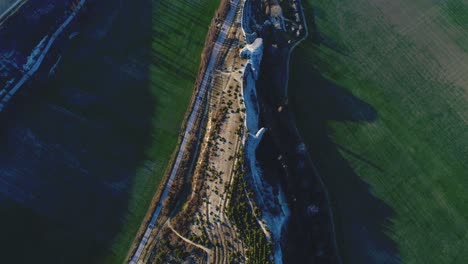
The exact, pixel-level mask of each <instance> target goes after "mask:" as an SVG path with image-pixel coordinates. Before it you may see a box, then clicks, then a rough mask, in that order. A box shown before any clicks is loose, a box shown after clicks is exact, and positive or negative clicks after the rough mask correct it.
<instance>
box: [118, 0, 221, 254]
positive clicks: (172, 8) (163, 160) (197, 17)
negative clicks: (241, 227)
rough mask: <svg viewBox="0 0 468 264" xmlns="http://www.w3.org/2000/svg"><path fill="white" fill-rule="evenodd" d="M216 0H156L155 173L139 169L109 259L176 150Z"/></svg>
mask: <svg viewBox="0 0 468 264" xmlns="http://www.w3.org/2000/svg"><path fill="white" fill-rule="evenodd" d="M218 5H219V0H201V1H196V2H194V1H190V0H178V1H173V0H171V1H169V0H154V1H153V6H152V10H153V12H152V17H153V19H152V21H153V22H152V25H153V36H152V56H151V63H150V68H149V74H150V75H149V76H150V79H151V81H150V84H151V86H150V93H151V96H152V97H154V99H155V105H156V107H155V109H154V110H155V111H154V113H153V115H152V124H153V134H152V141H151V146H150V147H149V148H148V149H147V156H148V160H151V161H156V162H155V164H156V166H155V167H154V168H153V171H154V172H153V173H147V172H146V170H145V169H144V168H142V169H141V170H139V171H138V172H137V177H136V178H135V179H134V182H133V188H132V191H131V193H132V194H131V196H130V203H129V214H128V218H127V224H126V226H125V228H124V229H123V230H122V232H121V233H120V234H119V236H118V237H117V240H116V243H115V244H114V247H113V251H114V253H115V255H114V256H113V257H112V258H110V259H109V263H119V262H122V261H123V260H124V258H125V255H126V253H127V251H128V249H129V247H130V244H131V242H132V240H133V238H134V236H135V234H136V231H137V230H138V228H139V226H140V224H141V221H142V219H143V216H144V215H145V214H146V212H147V210H148V206H149V203H150V202H151V199H152V197H153V195H154V192H155V186H158V185H159V183H160V181H161V178H162V177H163V174H164V171H165V169H166V167H167V166H168V162H169V158H170V156H171V154H172V153H173V152H174V150H175V147H176V143H177V138H178V135H179V132H180V127H181V125H182V124H181V123H182V120H183V117H184V114H185V111H186V110H187V107H188V103H189V100H190V97H191V95H192V93H193V88H194V82H195V78H196V74H197V72H198V67H199V64H200V54H201V52H202V49H203V47H204V41H205V37H206V34H207V32H208V27H209V24H210V22H211V19H212V18H213V15H214V12H215V10H216V8H217V7H218Z"/></svg>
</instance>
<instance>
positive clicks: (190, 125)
mask: <svg viewBox="0 0 468 264" xmlns="http://www.w3.org/2000/svg"><path fill="white" fill-rule="evenodd" d="M239 3H240V0H232V1H231V2H230V9H229V12H228V13H227V15H226V18H225V19H224V23H223V25H222V27H221V31H220V32H219V34H218V37H217V39H216V42H215V44H214V46H213V50H212V51H211V55H210V60H209V62H208V64H207V67H206V70H205V73H204V75H203V79H202V81H201V84H200V88H199V89H198V92H197V96H196V98H195V103H194V104H193V107H192V110H191V112H190V115H189V119H188V120H187V125H186V129H185V132H184V136H183V138H182V141H181V143H180V146H179V150H178V152H177V156H176V159H175V161H174V164H173V166H172V169H171V173H170V176H169V179H168V181H167V183H166V185H165V186H164V190H163V192H162V194H161V198H160V199H159V203H158V204H157V206H156V208H155V210H154V213H153V215H152V216H151V220H150V222H149V223H148V226H147V227H146V230H145V233H144V235H143V237H142V239H141V241H140V243H139V244H138V248H137V250H136V252H135V254H134V255H133V256H132V258H131V260H130V262H129V263H131V264H136V263H138V261H139V260H140V257H141V255H142V253H143V250H144V248H145V246H146V244H147V242H148V240H149V238H150V235H151V233H152V231H153V229H154V226H155V224H156V222H157V220H158V218H159V215H160V214H161V210H162V205H163V202H164V201H165V200H166V198H167V196H168V194H169V190H170V189H171V187H172V184H173V181H174V178H175V176H176V173H177V171H178V169H179V166H180V163H181V161H182V158H183V156H184V153H185V151H186V149H187V145H188V143H189V139H190V134H191V133H192V131H194V130H195V129H196V128H195V127H194V123H195V120H196V117H197V114H198V112H199V110H200V108H201V107H202V105H203V104H202V103H203V98H205V95H206V94H207V92H208V88H209V84H210V83H211V80H212V78H211V76H212V72H213V71H214V69H215V66H216V60H217V57H218V55H219V53H220V50H221V48H222V46H223V44H224V42H225V41H226V37H227V34H226V32H227V29H228V28H230V27H231V25H232V23H233V21H234V17H235V14H236V10H237V6H238V4H239Z"/></svg>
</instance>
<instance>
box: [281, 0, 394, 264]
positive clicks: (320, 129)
mask: <svg viewBox="0 0 468 264" xmlns="http://www.w3.org/2000/svg"><path fill="white" fill-rule="evenodd" d="M306 7H307V4H306ZM305 13H306V14H305V15H306V17H307V19H308V23H309V28H310V29H314V31H312V30H311V31H312V32H310V33H311V35H312V36H311V37H309V38H308V39H307V40H305V41H304V42H303V43H301V45H300V47H298V49H296V50H295V51H294V52H293V54H292V56H291V71H290V75H291V76H290V77H291V79H290V82H289V95H290V97H289V99H290V105H291V108H292V111H293V112H294V116H295V118H296V122H297V124H298V128H299V130H300V133H301V135H302V136H303V138H304V140H305V142H306V145H307V148H308V150H309V153H310V155H311V158H312V161H313V163H314V165H315V166H316V168H317V169H318V171H319V173H320V176H321V177H322V179H323V180H324V182H325V185H326V187H327V189H328V191H329V194H330V198H331V204H332V208H333V213H334V218H335V229H336V234H337V242H338V247H339V253H340V255H341V257H342V260H343V262H344V263H359V264H365V263H369V264H370V263H399V262H400V258H399V252H398V247H397V245H396V243H395V242H394V241H393V240H392V239H391V238H390V237H389V236H388V232H389V227H390V226H391V219H392V218H394V211H393V209H392V208H391V207H390V206H389V205H387V204H386V203H385V202H383V201H382V200H380V199H378V198H377V197H375V196H374V195H373V194H372V190H371V187H370V186H369V184H367V183H366V182H365V181H364V180H363V179H362V178H361V177H360V175H358V174H357V173H356V172H355V170H354V169H353V168H352V167H351V165H350V164H349V162H348V160H347V159H346V158H345V157H344V156H343V155H344V154H346V156H351V157H352V158H353V159H358V160H359V161H360V162H362V163H363V164H364V165H363V166H369V167H371V168H372V169H374V170H375V172H376V173H379V172H382V170H383V169H382V168H381V167H379V165H378V164H374V163H373V162H372V157H365V156H362V155H360V154H359V153H356V152H359V151H358V150H350V149H348V148H347V147H346V146H343V145H340V144H337V143H335V142H334V141H333V139H332V135H333V131H332V129H331V128H330V127H329V124H330V122H331V121H332V122H333V123H349V122H353V123H372V122H375V121H376V120H377V119H378V113H377V111H376V110H375V109H374V108H373V107H372V106H371V105H369V104H368V103H366V102H364V101H362V100H361V99H359V98H357V97H355V96H354V95H353V94H351V93H350V92H349V90H348V89H346V87H340V86H339V85H337V84H336V83H334V82H333V81H331V80H329V79H327V78H325V77H324V76H322V75H321V73H320V72H317V71H316V70H315V69H314V62H313V61H312V58H308V56H310V55H307V54H310V52H309V53H307V52H305V51H306V50H307V49H309V50H310V49H314V47H315V46H316V45H323V43H321V39H322V38H320V37H319V34H318V33H317V32H318V31H317V27H316V26H315V25H314V21H313V18H314V14H313V12H312V11H311V9H310V8H308V9H306V10H305ZM330 19H331V18H330ZM325 45H326V46H327V47H331V46H330V45H329V42H328V43H325ZM337 52H338V53H340V52H339V51H337Z"/></svg>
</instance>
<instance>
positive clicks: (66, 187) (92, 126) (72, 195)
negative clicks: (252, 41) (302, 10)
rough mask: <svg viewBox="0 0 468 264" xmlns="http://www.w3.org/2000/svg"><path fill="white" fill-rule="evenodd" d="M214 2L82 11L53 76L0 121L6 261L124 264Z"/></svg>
mask: <svg viewBox="0 0 468 264" xmlns="http://www.w3.org/2000/svg"><path fill="white" fill-rule="evenodd" d="M218 5H219V0H199V1H190V0H177V1H174V0H154V1H152V0H142V1H131V0H123V1H110V0H109V1H97V2H96V1H94V2H93V3H91V4H90V5H89V6H88V8H87V12H86V13H85V14H83V16H82V17H81V18H80V20H79V21H77V22H78V24H77V25H74V30H76V31H77V32H78V33H79V34H78V35H77V36H76V37H75V38H74V39H72V40H71V41H69V42H67V44H66V45H63V47H62V46H61V47H60V48H59V49H60V50H61V55H62V58H61V61H60V63H59V67H58V68H57V71H56V74H55V76H54V77H53V78H52V80H51V81H49V82H46V83H45V82H37V83H34V85H32V87H29V88H28V92H27V93H26V94H24V95H23V96H21V97H18V99H16V100H15V104H14V105H12V107H10V109H9V113H8V114H6V115H5V116H2V118H5V119H6V120H5V121H4V122H2V126H1V131H0V134H2V144H0V181H1V182H2V183H3V184H2V185H1V186H0V187H3V188H0V212H1V215H2V221H1V223H2V224H1V225H0V233H2V234H3V235H2V237H1V238H0V246H1V247H2V249H3V252H5V254H4V255H3V256H2V258H3V260H4V261H6V262H10V263H31V262H37V263H123V262H124V261H125V257H126V254H127V252H128V250H129V248H130V246H131V243H132V241H133V239H134V237H135V235H136V233H137V230H138V228H139V226H140V224H141V223H142V220H143V217H144V216H145V214H146V213H147V210H148V207H149V204H150V202H151V200H152V197H153V195H154V194H155V192H156V189H157V187H158V186H159V184H160V182H161V179H162V177H163V173H164V171H165V169H166V167H167V166H168V162H169V159H170V156H171V154H172V153H173V152H174V150H175V147H176V144H177V138H178V135H179V132H180V128H181V125H182V124H181V123H182V120H183V117H184V114H185V111H186V110H187V107H188V104H189V101H190V97H191V95H192V92H193V88H194V82H195V78H196V75H197V71H198V67H199V64H200V56H201V52H202V49H203V47H204V41H205V36H206V34H207V31H208V27H209V24H210V21H211V19H212V18H213V15H214V13H215V10H216V8H217V7H218ZM42 71H44V72H45V73H44V75H45V76H47V73H48V69H42ZM39 83H41V84H44V83H45V85H40V84H39ZM40 86H43V87H40ZM5 186H6V187H5Z"/></svg>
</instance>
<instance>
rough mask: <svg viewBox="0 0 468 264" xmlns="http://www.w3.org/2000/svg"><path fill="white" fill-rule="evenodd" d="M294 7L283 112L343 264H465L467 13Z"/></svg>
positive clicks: (334, 4) (463, 6) (434, 4)
mask: <svg viewBox="0 0 468 264" xmlns="http://www.w3.org/2000/svg"><path fill="white" fill-rule="evenodd" d="M302 2H303V5H304V8H305V15H306V18H307V19H308V24H309V34H310V36H309V38H308V39H307V40H306V41H304V42H303V43H301V44H300V45H299V46H298V47H297V49H296V50H295V51H294V52H293V53H292V57H291V68H290V81H289V95H290V104H291V107H292V108H293V109H294V112H295V115H296V119H297V123H298V128H299V130H300V131H301V134H302V135H303V137H304V140H305V141H306V143H307V146H308V149H309V152H310V153H311V156H312V159H313V161H314V163H315V165H316V167H317V169H318V171H319V173H320V175H321V176H322V178H323V179H324V181H325V184H326V185H327V187H328V191H329V193H330V197H331V203H332V206H333V212H334V217H335V225H336V232H337V242H338V245H339V249H340V253H341V256H342V258H343V261H344V263H400V262H403V263H464V262H465V261H466V260H467V259H468V251H467V250H466V248H467V246H468V233H467V231H466V230H467V229H468V197H467V195H466V189H467V187H468V178H467V177H466V176H467V169H468V163H467V162H466V157H467V156H468V132H467V131H468V125H467V121H468V102H467V100H468V96H467V93H468V29H467V28H466V25H467V23H468V4H467V3H466V2H464V1H461V0H454V1H431V0H414V1H403V0H396V1H371V0H303V1H302Z"/></svg>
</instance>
